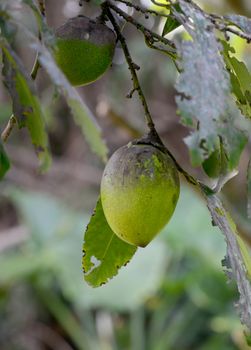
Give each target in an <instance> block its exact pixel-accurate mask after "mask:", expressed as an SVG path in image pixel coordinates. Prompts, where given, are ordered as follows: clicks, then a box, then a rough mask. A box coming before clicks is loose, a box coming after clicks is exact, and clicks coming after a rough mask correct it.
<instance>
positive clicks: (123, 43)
mask: <svg viewBox="0 0 251 350" xmlns="http://www.w3.org/2000/svg"><path fill="white" fill-rule="evenodd" d="M109 5H110V3H109ZM109 5H108V4H107V3H105V4H104V5H103V8H104V11H105V13H106V14H107V17H108V18H109V20H110V21H111V23H112V25H113V28H114V30H115V32H116V34H117V37H118V40H119V41H120V43H121V47H122V49H123V51H124V55H125V59H126V61H127V64H128V68H129V70H130V72H131V75H132V81H133V88H134V90H135V91H137V92H138V95H139V98H140V100H141V102H142V105H143V108H144V111H145V119H146V123H147V126H148V128H149V130H150V131H152V130H154V131H155V127H154V123H153V120H152V116H151V114H150V111H149V109H148V106H147V102H146V99H145V96H144V94H143V91H142V89H141V86H140V83H139V80H138V76H137V73H136V70H135V64H134V62H133V60H132V58H131V55H130V52H129V49H128V46H127V44H126V40H125V38H124V36H123V35H122V34H121V31H120V28H119V26H118V24H117V22H116V20H115V18H114V17H113V15H112V13H111V11H110V8H109V7H108V6H109Z"/></svg>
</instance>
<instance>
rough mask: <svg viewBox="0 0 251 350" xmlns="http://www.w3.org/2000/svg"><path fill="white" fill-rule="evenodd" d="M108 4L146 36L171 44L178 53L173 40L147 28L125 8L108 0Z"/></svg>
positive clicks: (174, 51)
mask: <svg viewBox="0 0 251 350" xmlns="http://www.w3.org/2000/svg"><path fill="white" fill-rule="evenodd" d="M106 4H107V5H108V6H109V8H110V9H112V10H113V11H115V12H116V13H117V14H118V15H119V16H121V17H123V18H124V19H125V20H126V21H127V22H128V23H131V24H132V25H134V26H135V27H136V28H137V29H138V30H139V31H141V32H142V33H143V34H144V36H145V37H146V38H152V39H155V40H157V41H160V42H162V43H163V44H165V45H167V46H169V50H170V52H173V53H176V49H175V45H174V43H173V42H172V41H170V40H168V39H166V38H165V37H162V36H161V35H159V34H157V33H155V32H153V31H151V30H150V29H148V28H146V27H145V26H144V25H143V24H141V23H139V22H137V21H136V20H135V19H134V18H133V17H132V16H129V15H128V14H127V13H125V12H124V11H123V10H121V9H120V8H118V7H117V6H115V5H113V4H112V3H111V2H110V1H106Z"/></svg>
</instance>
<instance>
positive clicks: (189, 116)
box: [176, 1, 247, 170]
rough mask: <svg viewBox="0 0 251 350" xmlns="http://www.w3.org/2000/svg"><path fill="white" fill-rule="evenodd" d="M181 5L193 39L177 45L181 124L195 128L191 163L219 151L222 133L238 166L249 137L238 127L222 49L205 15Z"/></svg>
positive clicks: (188, 141)
mask: <svg viewBox="0 0 251 350" xmlns="http://www.w3.org/2000/svg"><path fill="white" fill-rule="evenodd" d="M180 5H181V8H182V11H183V14H184V15H185V16H187V18H188V19H189V21H190V22H191V21H192V23H193V24H192V25H191V26H186V29H187V31H188V32H189V34H190V35H191V37H192V40H189V41H183V42H181V43H180V44H179V43H178V45H177V46H178V52H179V56H180V57H181V58H182V69H181V70H182V71H181V74H180V76H179V79H178V82H177V84H176V88H177V90H178V96H177V98H176V101H177V104H178V108H179V112H180V114H181V120H182V123H183V124H184V125H186V126H188V127H191V126H192V128H193V129H195V130H194V131H193V132H192V133H191V134H190V135H189V136H188V137H187V138H186V139H185V142H186V144H187V145H188V147H189V151H190V155H191V160H192V164H193V165H194V166H198V165H200V164H201V163H202V162H203V160H204V159H206V158H208V156H209V155H210V154H212V152H213V151H214V150H216V148H217V144H218V137H219V136H221V139H222V142H223V145H224V149H225V150H226V153H227V156H228V158H229V167H230V170H231V169H233V168H234V167H236V166H237V165H238V162H239V158H240V154H241V152H242V150H243V147H244V145H245V144H246V142H247V136H246V135H245V133H244V132H243V131H241V130H240V129H238V127H237V126H236V124H237V122H236V121H237V120H238V119H239V118H241V117H242V116H241V114H240V112H239V111H238V109H237V108H236V106H235V105H234V104H233V102H232V99H231V85H230V78H229V74H228V72H227V70H226V68H225V64H224V60H223V58H222V56H221V55H220V51H221V50H222V48H221V46H220V44H219V43H218V41H217V39H216V37H215V35H214V31H213V30H212V29H210V28H211V24H210V22H209V21H208V19H207V18H206V17H205V16H204V14H203V13H202V12H200V11H198V10H196V9H194V8H193V7H191V5H189V4H188V3H185V2H184V1H182V2H180Z"/></svg>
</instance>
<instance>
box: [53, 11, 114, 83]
mask: <svg viewBox="0 0 251 350" xmlns="http://www.w3.org/2000/svg"><path fill="white" fill-rule="evenodd" d="M56 37H57V49H56V52H55V59H56V62H57V64H58V65H59V67H60V68H61V70H62V71H63V72H64V74H65V75H66V77H67V78H68V80H69V81H70V83H71V84H72V85H74V86H80V85H86V84H89V83H91V82H93V81H95V80H97V79H98V78H99V77H100V76H101V75H102V74H103V73H104V72H105V71H106V70H107V69H108V68H109V67H110V65H111V63H112V59H113V55H114V49H115V44H116V36H115V34H114V32H113V31H112V30H111V29H110V28H108V27H107V26H106V25H104V24H102V23H100V22H95V21H94V20H91V19H89V18H87V17H85V16H78V17H75V18H71V19H69V20H68V21H67V22H66V23H65V24H63V25H62V26H61V27H59V28H58V29H57V30H56Z"/></svg>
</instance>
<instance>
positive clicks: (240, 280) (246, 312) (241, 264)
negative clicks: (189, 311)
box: [206, 195, 251, 331]
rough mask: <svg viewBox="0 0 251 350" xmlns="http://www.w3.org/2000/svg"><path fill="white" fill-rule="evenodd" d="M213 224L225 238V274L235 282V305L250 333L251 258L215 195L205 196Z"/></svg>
mask: <svg viewBox="0 0 251 350" xmlns="http://www.w3.org/2000/svg"><path fill="white" fill-rule="evenodd" d="M206 200H207V205H208V209H209V211H210V213H211V216H212V219H213V222H214V224H215V225H217V226H218V227H219V228H220V230H221V231H222V233H223V234H224V236H225V240H226V243H227V255H226V257H225V259H224V261H223V266H224V267H225V269H226V274H227V276H228V277H229V278H230V279H233V280H235V281H236V283H237V286H238V290H239V294H240V299H239V301H238V303H236V307H237V310H238V312H239V314H240V318H241V321H242V323H243V324H244V325H246V326H247V327H248V329H249V330H250V331H251V283H250V277H251V256H250V251H249V249H248V248H247V246H246V244H245V243H244V241H243V240H242V238H241V237H240V236H239V234H238V232H237V229H236V225H235V223H234V222H233V220H232V218H231V216H230V215H229V213H228V212H227V211H226V210H225V208H224V207H223V205H222V203H221V201H220V199H219V198H218V197H217V196H216V195H208V196H206Z"/></svg>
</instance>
